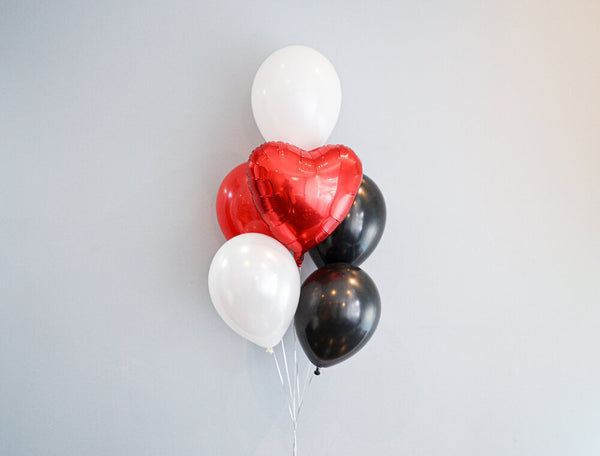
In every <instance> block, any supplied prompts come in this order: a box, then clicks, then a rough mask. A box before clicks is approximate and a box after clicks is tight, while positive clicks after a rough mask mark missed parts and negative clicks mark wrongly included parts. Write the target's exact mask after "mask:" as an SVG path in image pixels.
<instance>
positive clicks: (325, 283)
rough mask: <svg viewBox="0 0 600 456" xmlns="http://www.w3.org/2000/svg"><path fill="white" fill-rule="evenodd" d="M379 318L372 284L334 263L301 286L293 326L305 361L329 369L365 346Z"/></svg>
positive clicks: (361, 273)
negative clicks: (307, 360) (304, 354)
mask: <svg viewBox="0 0 600 456" xmlns="http://www.w3.org/2000/svg"><path fill="white" fill-rule="evenodd" d="M380 315H381V301H380V298H379V292H378V291H377V287H376V286H375V283H374V282H373V280H371V278H370V277H369V276H368V275H367V273H366V272H364V271H363V270H362V269H360V268H357V267H356V266H352V265H350V264H347V263H336V264H329V265H327V266H324V267H322V268H321V269H317V270H316V271H315V272H313V273H312V274H311V275H310V276H309V277H308V278H307V279H306V280H305V282H304V284H302V289H301V291H300V302H299V304H298V309H297V310H296V315H295V317H294V325H295V327H296V333H297V334H298V340H299V341H300V345H302V349H303V350H304V353H306V356H307V357H308V359H309V360H310V361H311V362H312V363H313V364H314V365H315V366H317V367H329V366H332V365H334V364H337V363H339V362H341V361H344V360H345V359H347V358H349V357H350V356H352V355H354V354H355V353H356V352H357V351H359V350H360V349H361V348H362V347H363V346H364V345H365V344H366V343H367V341H368V340H369V339H370V338H371V336H372V335H373V333H374V332H375V329H376V328H377V324H378V323H379V317H380Z"/></svg>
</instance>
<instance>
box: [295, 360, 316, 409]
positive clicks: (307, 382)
mask: <svg viewBox="0 0 600 456" xmlns="http://www.w3.org/2000/svg"><path fill="white" fill-rule="evenodd" d="M311 371H312V367H311V366H310V364H309V365H308V366H307V367H306V373H307V375H306V380H304V388H302V395H301V396H300V403H299V405H298V410H297V411H296V418H297V417H298V415H300V410H301V409H302V404H304V394H305V393H306V390H307V389H308V387H309V386H310V384H311V383H312V380H313V378H314V377H315V376H314V375H310V374H311Z"/></svg>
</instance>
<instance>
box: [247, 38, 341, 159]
mask: <svg viewBox="0 0 600 456" xmlns="http://www.w3.org/2000/svg"><path fill="white" fill-rule="evenodd" d="M341 104H342V88H341V86H340V80H339V78H338V75H337V73H336V72H335V68H334V67H333V65H332V64H331V62H330V61H329V60H327V58H325V57H324V56H323V55H322V54H320V53H318V52H317V51H315V50H314V49H311V48H309V47H306V46H288V47H284V48H283V49H279V50H278V51H275V52H274V53H273V54H271V55H270V56H269V57H267V59H266V60H265V61H264V62H263V63H262V65H261V66H260V68H259V69H258V71H257V72H256V76H255V77H254V82H253V83H252V113H253V114H254V120H255V121H256V125H257V126H258V129H259V130H260V132H261V134H262V135H263V137H264V138H265V140H266V141H283V142H287V143H290V144H293V145H295V146H298V147H300V148H302V149H305V150H312V149H314V148H316V147H320V146H322V145H323V144H325V141H327V138H329V135H330V134H331V132H332V130H333V127H334V126H335V123H336V122H337V119H338V116H339V113H340V106H341Z"/></svg>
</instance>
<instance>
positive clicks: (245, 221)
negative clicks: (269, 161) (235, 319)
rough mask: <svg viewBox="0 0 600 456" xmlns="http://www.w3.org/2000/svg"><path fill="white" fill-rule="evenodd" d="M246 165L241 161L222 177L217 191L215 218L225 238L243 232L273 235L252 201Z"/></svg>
mask: <svg viewBox="0 0 600 456" xmlns="http://www.w3.org/2000/svg"><path fill="white" fill-rule="evenodd" d="M247 166H248V163H242V164H241V165H239V166H236V167H235V168H233V169H232V170H231V171H230V172H229V174H227V176H225V179H223V182H222V183H221V187H219V193H217V206H216V207H217V220H218V221H219V226H220V227H221V231H222V232H223V234H224V235H225V237H226V238H227V239H231V238H232V237H234V236H237V235H238V234H244V233H261V234H266V235H268V236H271V237H273V235H272V234H271V231H270V230H269V227H268V226H267V225H266V224H265V222H264V221H263V219H262V218H261V216H260V214H259V213H258V211H257V210H256V207H255V206H254V202H253V201H252V193H250V189H249V188H248V177H247V175H246V167H247Z"/></svg>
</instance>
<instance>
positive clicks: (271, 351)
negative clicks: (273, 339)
mask: <svg viewBox="0 0 600 456" xmlns="http://www.w3.org/2000/svg"><path fill="white" fill-rule="evenodd" d="M267 353H268V354H269V355H272V354H273V347H269V348H267Z"/></svg>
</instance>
